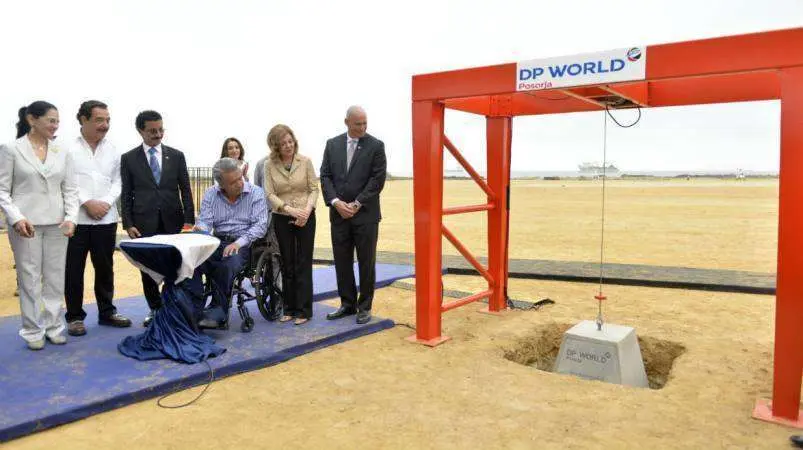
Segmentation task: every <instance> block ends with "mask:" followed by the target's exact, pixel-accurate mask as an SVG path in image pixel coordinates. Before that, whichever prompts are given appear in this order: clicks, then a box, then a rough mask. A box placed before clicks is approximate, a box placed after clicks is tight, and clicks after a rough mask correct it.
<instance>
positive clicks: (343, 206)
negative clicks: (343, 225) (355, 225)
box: [335, 200, 357, 219]
mask: <svg viewBox="0 0 803 450" xmlns="http://www.w3.org/2000/svg"><path fill="white" fill-rule="evenodd" d="M335 209H336V210H337V213H338V214H340V217H342V218H344V219H351V218H352V217H353V216H354V213H356V212H357V211H355V210H354V208H353V207H352V206H351V204H350V203H346V202H344V201H342V200H341V201H339V202H336V203H335Z"/></svg>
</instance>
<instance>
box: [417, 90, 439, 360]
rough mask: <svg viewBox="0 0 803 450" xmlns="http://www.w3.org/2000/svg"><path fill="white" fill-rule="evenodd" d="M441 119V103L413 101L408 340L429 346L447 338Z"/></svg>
mask: <svg viewBox="0 0 803 450" xmlns="http://www.w3.org/2000/svg"><path fill="white" fill-rule="evenodd" d="M443 118H444V107H443V104H441V103H438V102H414V103H413V207H414V211H415V212H414V215H415V282H416V289H415V305H416V306H415V335H414V336H412V337H411V340H412V341H414V342H419V343H422V344H426V345H431V346H434V345H438V344H439V343H441V342H443V341H444V340H446V339H447V338H446V337H444V336H442V335H441V301H442V300H441V299H442V298H443V291H442V289H443V286H442V284H441V281H442V273H441V270H442V255H441V243H442V239H441V224H442V216H441V214H442V212H443Z"/></svg>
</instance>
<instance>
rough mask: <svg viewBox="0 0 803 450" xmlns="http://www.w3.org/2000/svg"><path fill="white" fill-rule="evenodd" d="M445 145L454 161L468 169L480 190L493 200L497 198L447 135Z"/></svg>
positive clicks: (444, 138) (444, 137) (444, 139)
mask: <svg viewBox="0 0 803 450" xmlns="http://www.w3.org/2000/svg"><path fill="white" fill-rule="evenodd" d="M443 145H444V146H445V147H446V148H447V149H448V150H449V153H451V154H452V156H454V159H456V160H457V162H459V163H460V165H461V166H463V168H464V169H466V172H468V174H469V175H470V176H471V179H473V180H474V182H475V183H477V185H479V187H480V189H482V190H483V191H485V193H486V194H488V197H490V198H491V199H494V198H496V194H494V193H493V191H492V190H491V188H489V187H488V184H486V183H485V180H483V179H482V177H481V176H480V174H479V173H477V171H476V170H474V168H473V167H471V164H469V162H468V161H466V158H463V155H462V154H461V153H460V151H459V150H457V147H455V146H454V144H452V141H450V140H449V138H448V137H446V136H445V135H444V136H443Z"/></svg>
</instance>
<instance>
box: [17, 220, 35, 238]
mask: <svg viewBox="0 0 803 450" xmlns="http://www.w3.org/2000/svg"><path fill="white" fill-rule="evenodd" d="M14 229H15V230H17V233H19V234H20V236H22V237H24V238H32V237H33V236H34V234H35V233H36V230H35V229H34V228H33V224H32V223H31V222H28V219H21V220H18V221H17V222H15V223H14Z"/></svg>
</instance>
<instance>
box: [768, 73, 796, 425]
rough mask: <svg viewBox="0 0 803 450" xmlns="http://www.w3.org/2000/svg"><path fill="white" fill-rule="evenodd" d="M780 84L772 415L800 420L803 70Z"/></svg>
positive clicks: (787, 75) (783, 79) (782, 78)
mask: <svg viewBox="0 0 803 450" xmlns="http://www.w3.org/2000/svg"><path fill="white" fill-rule="evenodd" d="M780 78H781V173H780V187H779V194H778V274H777V281H776V283H777V288H776V294H775V299H776V300H775V302H776V307H775V352H774V366H775V367H774V377H773V378H774V382H773V385H772V415H773V416H777V417H780V418H783V419H789V420H798V419H799V418H800V380H801V376H803V325H802V324H801V323H800V321H801V318H803V252H801V251H800V249H802V248H803V232H801V230H803V210H801V208H800V199H802V198H803V177H801V176H800V174H801V173H803V67H801V68H795V69H787V70H782V71H781V73H780ZM798 426H803V422H801V423H798Z"/></svg>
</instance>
